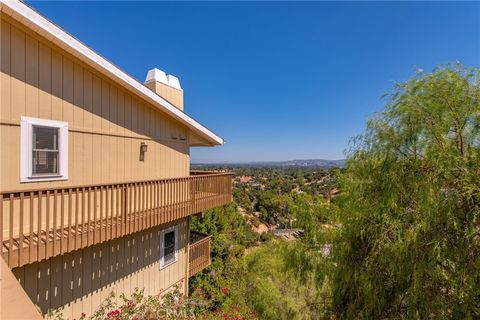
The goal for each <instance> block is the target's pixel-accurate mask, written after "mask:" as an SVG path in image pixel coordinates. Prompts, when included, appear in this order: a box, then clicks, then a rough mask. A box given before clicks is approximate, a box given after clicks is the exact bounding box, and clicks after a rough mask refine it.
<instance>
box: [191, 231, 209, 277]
mask: <svg viewBox="0 0 480 320" xmlns="http://www.w3.org/2000/svg"><path fill="white" fill-rule="evenodd" d="M210 263H211V261H210V236H209V235H208V234H204V233H200V232H198V231H190V249H189V254H188V276H189V277H191V276H194V275H196V274H197V273H199V272H200V271H202V270H203V269H205V268H206V267H208V266H209V265H210Z"/></svg>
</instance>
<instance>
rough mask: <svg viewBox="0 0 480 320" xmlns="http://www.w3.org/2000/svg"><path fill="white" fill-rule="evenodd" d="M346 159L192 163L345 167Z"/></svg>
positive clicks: (240, 165)
mask: <svg viewBox="0 0 480 320" xmlns="http://www.w3.org/2000/svg"><path fill="white" fill-rule="evenodd" d="M344 165H345V159H338V160H326V159H301V160H287V161H251V162H223V163H192V166H193V167H195V166H197V167H198V166H216V167H219V166H220V167H223V166H225V167H322V168H333V167H343V166H344Z"/></svg>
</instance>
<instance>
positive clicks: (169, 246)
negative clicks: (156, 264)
mask: <svg viewBox="0 0 480 320" xmlns="http://www.w3.org/2000/svg"><path fill="white" fill-rule="evenodd" d="M163 260H164V264H168V263H170V262H172V261H175V230H172V231H170V232H166V233H165V234H164V238H163Z"/></svg>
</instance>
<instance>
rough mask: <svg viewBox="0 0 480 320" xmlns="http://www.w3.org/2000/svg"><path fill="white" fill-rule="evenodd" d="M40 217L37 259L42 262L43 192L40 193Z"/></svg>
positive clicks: (38, 218)
mask: <svg viewBox="0 0 480 320" xmlns="http://www.w3.org/2000/svg"><path fill="white" fill-rule="evenodd" d="M37 209H38V216H37V243H38V245H37V259H38V260H41V259H42V256H41V255H40V254H41V253H42V191H39V192H38V208H37Z"/></svg>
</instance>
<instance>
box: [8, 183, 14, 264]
mask: <svg viewBox="0 0 480 320" xmlns="http://www.w3.org/2000/svg"><path fill="white" fill-rule="evenodd" d="M9 206H10V216H9V219H8V223H9V224H10V228H9V230H8V263H9V264H12V263H13V261H12V260H13V193H11V194H10V202H9Z"/></svg>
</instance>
